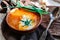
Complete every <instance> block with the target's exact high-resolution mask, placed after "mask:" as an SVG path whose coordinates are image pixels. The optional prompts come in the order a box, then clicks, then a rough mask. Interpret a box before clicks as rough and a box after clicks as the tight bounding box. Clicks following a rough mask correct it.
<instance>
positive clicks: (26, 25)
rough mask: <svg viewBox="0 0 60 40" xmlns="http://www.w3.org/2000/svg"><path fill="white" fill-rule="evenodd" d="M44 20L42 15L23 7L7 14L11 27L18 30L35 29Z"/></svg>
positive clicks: (7, 20)
mask: <svg viewBox="0 0 60 40" xmlns="http://www.w3.org/2000/svg"><path fill="white" fill-rule="evenodd" d="M41 21H42V17H41V15H39V14H38V13H36V12H31V11H28V10H26V9H23V8H14V9H12V10H11V11H10V12H9V13H8V14H7V16H6V22H7V24H8V25H9V27H10V28H12V29H14V30H16V31H23V32H25V31H26V32H27V31H29V32H30V31H33V30H35V29H36V28H37V27H38V26H39V25H40V24H41Z"/></svg>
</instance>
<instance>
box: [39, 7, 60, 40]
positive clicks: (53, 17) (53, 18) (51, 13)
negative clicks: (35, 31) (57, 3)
mask: <svg viewBox="0 0 60 40" xmlns="http://www.w3.org/2000/svg"><path fill="white" fill-rule="evenodd" d="M56 9H57V10H56ZM58 10H59V7H56V8H55V9H54V10H53V11H52V12H50V18H51V20H50V22H49V24H48V26H47V28H46V30H45V31H44V32H43V33H42V36H41V37H40V39H39V40H45V39H46V36H47V31H48V29H49V28H50V26H51V24H52V22H53V21H54V20H55V19H56V16H58V15H56V14H55V16H54V15H53V14H54V13H57V12H58Z"/></svg>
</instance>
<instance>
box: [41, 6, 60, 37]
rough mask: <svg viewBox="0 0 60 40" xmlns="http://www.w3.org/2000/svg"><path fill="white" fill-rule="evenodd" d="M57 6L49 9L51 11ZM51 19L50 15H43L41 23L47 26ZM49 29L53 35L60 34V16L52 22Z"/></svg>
mask: <svg viewBox="0 0 60 40" xmlns="http://www.w3.org/2000/svg"><path fill="white" fill-rule="evenodd" d="M56 7H57V6H56ZM56 7H54V6H51V7H49V8H50V9H49V11H50V12H51V11H52V10H53V9H54V8H56ZM49 21H50V17H49V15H43V16H42V24H41V25H43V26H44V27H45V28H46V27H47V25H48V23H49ZM49 31H50V32H51V34H52V35H56V36H60V18H58V19H56V20H55V21H54V22H53V23H52V25H51V27H50V29H49Z"/></svg>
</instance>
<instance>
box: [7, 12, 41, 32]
mask: <svg viewBox="0 0 60 40" xmlns="http://www.w3.org/2000/svg"><path fill="white" fill-rule="evenodd" d="M9 14H10V13H7V15H6V23H7V24H8V26H9V27H10V28H12V29H14V30H17V29H15V28H14V27H13V26H12V25H10V24H9V23H8V21H7V19H8V16H9ZM37 14H38V15H39V18H40V20H39V23H38V25H36V26H35V27H34V28H32V29H30V30H33V29H36V28H38V26H39V25H40V24H41V22H42V15H40V14H39V13H37ZM30 30H17V31H23V32H25V31H30Z"/></svg>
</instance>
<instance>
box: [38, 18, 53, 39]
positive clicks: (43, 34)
mask: <svg viewBox="0 0 60 40" xmlns="http://www.w3.org/2000/svg"><path fill="white" fill-rule="evenodd" d="M53 21H54V19H51V20H50V22H49V24H48V27H47V29H46V30H45V31H44V32H43V33H42V36H41V38H40V39H39V40H45V39H46V36H47V31H48V29H49V27H50V25H51V24H52V22H53Z"/></svg>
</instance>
